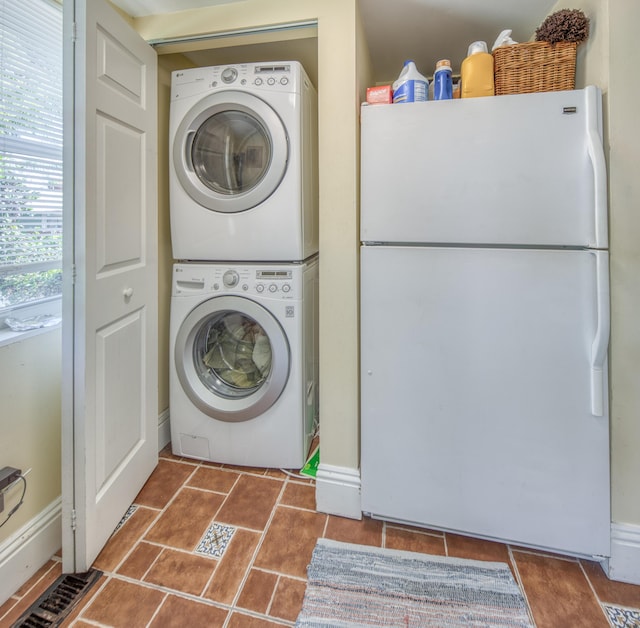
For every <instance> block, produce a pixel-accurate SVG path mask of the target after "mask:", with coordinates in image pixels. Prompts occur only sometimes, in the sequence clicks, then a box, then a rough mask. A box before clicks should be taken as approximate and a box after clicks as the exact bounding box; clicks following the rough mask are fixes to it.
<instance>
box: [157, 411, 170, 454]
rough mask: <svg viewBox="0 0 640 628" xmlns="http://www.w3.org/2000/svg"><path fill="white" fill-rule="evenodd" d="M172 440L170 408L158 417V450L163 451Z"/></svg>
mask: <svg viewBox="0 0 640 628" xmlns="http://www.w3.org/2000/svg"><path fill="white" fill-rule="evenodd" d="M170 442H171V424H170V423H169V408H167V409H166V410H165V411H164V412H162V413H161V414H160V416H159V417H158V451H162V450H163V449H164V448H165V447H166V446H167V445H168V444H169V443H170Z"/></svg>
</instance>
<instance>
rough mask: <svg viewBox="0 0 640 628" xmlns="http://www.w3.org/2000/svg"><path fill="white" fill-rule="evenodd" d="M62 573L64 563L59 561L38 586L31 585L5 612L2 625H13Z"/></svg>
mask: <svg viewBox="0 0 640 628" xmlns="http://www.w3.org/2000/svg"><path fill="white" fill-rule="evenodd" d="M61 574H62V565H61V564H60V563H57V564H56V565H55V566H54V567H53V569H50V570H49V571H47V572H46V573H45V574H44V575H43V576H42V578H40V580H39V581H38V584H37V586H34V587H31V589H30V590H29V591H28V593H27V594H26V595H24V596H23V597H22V599H21V600H20V601H19V602H18V603H17V604H14V606H13V607H12V608H11V609H10V610H9V612H7V613H6V614H5V616H4V617H3V618H2V623H1V624H0V625H1V626H11V624H12V623H13V622H15V621H16V620H17V619H18V618H19V617H20V616H21V615H22V613H24V612H25V611H26V610H27V609H28V608H29V607H30V606H31V605H32V604H33V603H34V602H35V601H36V600H37V599H38V598H39V597H40V596H41V595H42V594H43V593H44V592H45V591H46V590H47V589H48V588H49V587H50V586H51V585H52V584H53V583H54V582H55V581H56V580H57V579H58V578H59V577H60V575H61Z"/></svg>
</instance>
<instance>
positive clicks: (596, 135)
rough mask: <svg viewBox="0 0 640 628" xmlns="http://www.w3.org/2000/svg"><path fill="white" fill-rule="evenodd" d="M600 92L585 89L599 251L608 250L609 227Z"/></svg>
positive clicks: (591, 86) (596, 240)
mask: <svg viewBox="0 0 640 628" xmlns="http://www.w3.org/2000/svg"><path fill="white" fill-rule="evenodd" d="M600 103H601V98H600V92H599V90H598V88H596V87H594V86H593V85H590V86H589V87H587V88H585V104H586V110H587V113H586V122H587V129H586V131H587V153H588V155H589V161H590V162H591V167H592V169H593V187H594V189H593V197H594V217H595V242H594V244H593V246H594V247H595V248H598V249H606V248H608V239H609V234H608V226H607V166H606V161H605V157H604V146H603V144H602V132H601V130H600V120H601V114H600Z"/></svg>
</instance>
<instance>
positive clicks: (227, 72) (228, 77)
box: [221, 68, 238, 83]
mask: <svg viewBox="0 0 640 628" xmlns="http://www.w3.org/2000/svg"><path fill="white" fill-rule="evenodd" d="M221 76H222V82H223V83H233V81H235V80H236V78H238V70H236V69H235V68H225V69H224V70H222V75H221Z"/></svg>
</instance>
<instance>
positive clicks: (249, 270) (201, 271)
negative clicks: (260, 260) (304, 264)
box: [173, 263, 297, 299]
mask: <svg viewBox="0 0 640 628" xmlns="http://www.w3.org/2000/svg"><path fill="white" fill-rule="evenodd" d="M295 270H296V269H295V268H291V267H287V268H278V267H276V266H274V267H271V268H269V267H259V268H256V267H248V266H247V267H245V266H234V267H227V266H225V265H224V264H220V263H217V264H215V265H214V264H211V265H201V264H193V265H191V264H176V265H175V266H174V271H173V274H174V277H173V294H174V296H178V295H182V296H187V295H190V294H198V293H200V294H202V293H204V294H221V295H222V294H246V295H255V296H260V295H261V296H263V297H265V298H267V297H270V298H277V299H292V298H295V296H294V295H295V292H296V275H297V273H296V272H295Z"/></svg>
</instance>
